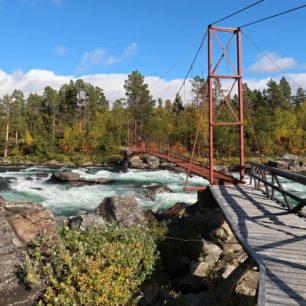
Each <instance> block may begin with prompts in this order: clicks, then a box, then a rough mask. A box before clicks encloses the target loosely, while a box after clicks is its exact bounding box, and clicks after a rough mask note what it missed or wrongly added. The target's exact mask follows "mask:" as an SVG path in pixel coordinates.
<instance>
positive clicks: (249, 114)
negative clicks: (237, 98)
mask: <svg viewBox="0 0 306 306" xmlns="http://www.w3.org/2000/svg"><path fill="white" fill-rule="evenodd" d="M242 86H243V96H244V99H245V101H246V105H247V110H248V116H249V119H250V123H251V127H252V132H253V137H254V140H255V144H256V148H257V151H258V154H259V158H260V162H261V163H262V164H263V159H262V152H261V148H260V146H259V142H258V138H257V136H256V131H255V127H254V124H253V119H252V116H251V111H250V108H251V106H250V102H249V99H248V97H247V95H246V93H245V90H244V88H245V85H244V84H243V85H242Z"/></svg>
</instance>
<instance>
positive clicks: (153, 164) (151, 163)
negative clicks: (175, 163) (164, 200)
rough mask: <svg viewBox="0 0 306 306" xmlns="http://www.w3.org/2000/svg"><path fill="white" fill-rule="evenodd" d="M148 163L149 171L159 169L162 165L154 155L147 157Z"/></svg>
mask: <svg viewBox="0 0 306 306" xmlns="http://www.w3.org/2000/svg"><path fill="white" fill-rule="evenodd" d="M146 162H147V164H148V167H149V169H158V168H159V165H160V161H159V158H158V157H156V156H153V155H148V156H147V157H146Z"/></svg>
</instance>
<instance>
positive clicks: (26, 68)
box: [0, 0, 306, 98]
mask: <svg viewBox="0 0 306 306" xmlns="http://www.w3.org/2000/svg"><path fill="white" fill-rule="evenodd" d="M253 2H255V0H250V1H249V0H248V1H246V0H243V1H242V0H215V1H204V0H154V1H148V0H117V1H116V0H113V1H103V0H100V1H98V0H87V1H84V0H2V1H0V27H1V29H2V35H1V48H0V70H1V73H0V94H1V93H6V91H8V90H9V89H12V87H14V86H15V87H17V86H20V88H21V89H23V90H24V91H26V92H29V91H38V92H39V91H41V90H42V88H43V86H45V85H48V84H47V83H48V82H49V83H50V85H53V86H55V87H59V86H60V84H61V83H63V82H64V81H66V80H67V79H69V78H78V77H83V78H85V79H86V80H89V81H92V82H93V83H96V84H97V85H100V86H101V87H102V88H103V87H104V88H105V91H106V92H107V93H109V94H110V95H112V98H113V97H114V98H116V97H117V96H118V95H119V96H120V95H121V94H122V88H121V87H122V80H123V79H124V78H126V75H127V74H128V73H130V72H131V71H132V70H139V71H140V72H141V73H142V74H143V75H145V76H146V77H147V79H146V80H148V83H149V84H154V82H156V80H158V78H160V77H163V80H162V81H161V84H160V87H163V89H160V92H158V89H156V88H155V91H156V92H155V93H154V94H155V95H158V94H159V95H161V96H163V93H162V92H163V91H165V90H166V89H167V88H169V86H170V87H171V90H170V89H169V95H173V94H174V92H175V89H177V87H178V85H179V83H180V82H181V79H182V78H184V76H185V74H186V72H187V69H188V68H189V65H190V63H191V61H192V59H193V56H194V54H195V52H196V49H197V48H198V46H199V43H200V40H201V36H202V35H203V33H204V32H205V31H206V28H207V25H208V24H209V23H210V22H212V21H214V20H216V19H219V18H220V17H223V16H225V15H228V14H230V13H232V12H233V11H236V10H238V9H240V8H242V7H245V6H247V5H249V4H251V3H253ZM305 2H306V1H299V0H290V1H289V0H265V1H264V2H263V3H261V4H259V5H257V6H256V7H254V8H251V9H250V10H248V11H246V12H243V13H241V14H239V15H237V16H234V17H233V18H230V19H228V20H226V21H224V22H222V23H220V24H219V25H220V26H228V27H237V26H240V25H243V24H245V23H247V22H249V21H252V20H256V19H259V18H262V17H265V16H268V15H271V14H274V13H277V12H279V11H282V10H286V9H290V8H292V7H295V6H299V5H302V4H305ZM305 17H306V9H302V10H300V11H296V12H293V13H291V14H289V15H284V16H281V17H279V18H275V19H272V20H269V21H266V22H263V23H260V24H257V25H254V26H250V27H248V28H245V30H244V32H245V33H246V34H247V35H248V37H250V38H251V39H252V40H253V41H255V43H256V44H257V45H258V46H259V47H260V48H261V49H262V50H264V51H265V54H268V56H269V57H270V58H272V59H273V60H274V61H275V62H276V63H277V64H278V66H280V67H281V68H282V69H283V70H284V71H286V73H288V74H289V75H290V77H291V78H292V79H293V80H294V81H295V82H296V83H298V84H299V85H301V86H303V87H304V88H305V87H306V86H305V82H306V76H305V74H306V69H305V67H306V58H305V55H306V42H305V39H304V38H303V34H304V28H305ZM183 56H184V57H183ZM182 57H183V59H182ZM206 57H207V48H206V47H204V49H203V51H201V53H200V56H199V58H198V61H197V62H196V64H195V67H194V71H192V74H193V75H196V74H203V76H206V70H207V65H206V62H207V59H206ZM178 61H179V62H178ZM177 62H178V63H177ZM175 63H177V65H175V67H174V68H173V69H172V70H171V71H170V72H168V73H166V72H167V71H169V69H170V67H172V66H173V65H174V64H175ZM243 69H244V77H245V79H246V80H249V82H250V83H251V85H252V86H253V87H259V88H262V87H263V86H264V85H263V84H264V83H265V82H266V80H267V79H268V78H270V77H272V78H275V79H279V77H280V75H281V74H282V73H281V72H279V71H275V67H273V65H272V66H271V63H270V62H269V61H268V60H267V59H266V57H264V56H263V55H262V54H261V52H260V51H259V50H257V49H256V48H254V46H253V45H252V44H251V43H250V42H249V41H247V40H246V39H243ZM107 76H109V79H107ZM4 84H6V85H7V86H6V88H4ZM167 86H168V87H167ZM119 87H120V88H119ZM170 92H171V94H170ZM165 97H168V96H167V95H166V96H165ZM169 97H170V96H169Z"/></svg>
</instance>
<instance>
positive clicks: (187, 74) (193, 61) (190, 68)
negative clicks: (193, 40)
mask: <svg viewBox="0 0 306 306" xmlns="http://www.w3.org/2000/svg"><path fill="white" fill-rule="evenodd" d="M207 34H208V31H206V32H205V34H204V36H203V38H202V41H201V44H200V46H199V48H198V50H197V52H196V55H195V57H194V58H193V60H192V63H191V65H190V67H189V69H188V71H187V73H186V76H185V78H184V81H183V83H182V85H181V87H180V89H179V91H178V92H177V94H178V95H179V94H180V92H181V90H182V88H183V86H184V85H185V83H186V81H187V78H188V76H189V73H190V72H191V70H192V68H193V65H194V63H195V61H196V60H197V58H198V55H199V53H200V51H201V49H202V47H203V45H204V42H205V39H206V37H207Z"/></svg>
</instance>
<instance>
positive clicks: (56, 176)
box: [50, 171, 80, 182]
mask: <svg viewBox="0 0 306 306" xmlns="http://www.w3.org/2000/svg"><path fill="white" fill-rule="evenodd" d="M78 180H80V174H79V173H75V172H66V171H58V172H53V174H52V176H51V178H50V181H57V182H72V181H78Z"/></svg>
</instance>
